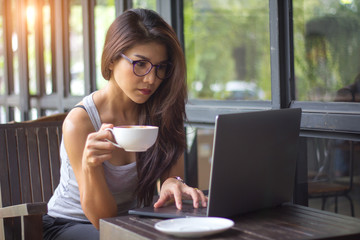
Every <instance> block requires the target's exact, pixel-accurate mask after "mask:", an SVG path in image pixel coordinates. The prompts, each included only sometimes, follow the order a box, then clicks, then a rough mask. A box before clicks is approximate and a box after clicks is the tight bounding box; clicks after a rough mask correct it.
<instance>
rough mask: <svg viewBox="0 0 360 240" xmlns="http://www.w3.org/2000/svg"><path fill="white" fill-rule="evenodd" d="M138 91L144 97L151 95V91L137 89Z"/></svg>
mask: <svg viewBox="0 0 360 240" xmlns="http://www.w3.org/2000/svg"><path fill="white" fill-rule="evenodd" d="M139 91H140V92H141V93H142V94H144V95H150V94H151V89H147V88H143V89H139Z"/></svg>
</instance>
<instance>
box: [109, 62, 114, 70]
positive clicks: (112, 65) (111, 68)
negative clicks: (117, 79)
mask: <svg viewBox="0 0 360 240" xmlns="http://www.w3.org/2000/svg"><path fill="white" fill-rule="evenodd" d="M109 69H110V70H111V71H113V70H114V63H110V64H109Z"/></svg>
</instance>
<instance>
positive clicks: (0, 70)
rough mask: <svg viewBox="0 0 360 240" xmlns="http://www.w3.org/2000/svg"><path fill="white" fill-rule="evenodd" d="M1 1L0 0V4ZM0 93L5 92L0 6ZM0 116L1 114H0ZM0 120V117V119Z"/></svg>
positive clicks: (2, 21) (2, 13) (2, 27)
mask: <svg viewBox="0 0 360 240" xmlns="http://www.w3.org/2000/svg"><path fill="white" fill-rule="evenodd" d="M2 3H3V2H2V1H0V4H2ZM0 94H5V49H4V11H3V8H0ZM0 116H2V115H1V114H0ZM0 120H1V119H0Z"/></svg>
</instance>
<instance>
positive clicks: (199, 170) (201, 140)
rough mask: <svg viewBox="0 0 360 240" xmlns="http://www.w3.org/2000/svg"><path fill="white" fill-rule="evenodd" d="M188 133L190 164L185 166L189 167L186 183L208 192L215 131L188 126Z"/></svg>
mask: <svg viewBox="0 0 360 240" xmlns="http://www.w3.org/2000/svg"><path fill="white" fill-rule="evenodd" d="M186 133H187V134H186V140H187V146H188V150H187V153H188V157H187V159H188V163H187V164H185V165H186V166H187V175H186V178H187V179H186V181H187V182H189V183H191V185H192V186H196V187H197V188H199V189H201V190H208V189H209V182H210V170H211V158H212V151H213V138H214V129H213V128H201V127H197V128H193V127H190V126H188V127H186ZM194 150H196V151H194ZM194 176H196V178H195V177H194Z"/></svg>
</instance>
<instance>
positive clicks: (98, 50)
mask: <svg viewBox="0 0 360 240" xmlns="http://www.w3.org/2000/svg"><path fill="white" fill-rule="evenodd" d="M94 14H95V58H96V60H95V64H96V87H97V88H98V89H99V88H102V87H103V86H105V84H106V83H107V81H105V80H104V78H103V77H102V74H101V55H102V51H103V47H104V41H105V35H106V32H107V30H108V28H109V26H110V24H111V23H112V22H113V21H114V19H115V17H116V13H115V3H114V0H97V1H96V5H95V9H94Z"/></svg>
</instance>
